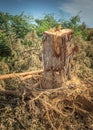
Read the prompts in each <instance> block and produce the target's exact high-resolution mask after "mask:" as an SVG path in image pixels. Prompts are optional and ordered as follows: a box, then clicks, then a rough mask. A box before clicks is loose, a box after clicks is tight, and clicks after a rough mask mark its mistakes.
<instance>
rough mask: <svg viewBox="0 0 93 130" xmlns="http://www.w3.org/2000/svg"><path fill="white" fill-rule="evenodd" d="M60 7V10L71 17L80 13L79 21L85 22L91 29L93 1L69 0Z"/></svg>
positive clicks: (92, 23)
mask: <svg viewBox="0 0 93 130" xmlns="http://www.w3.org/2000/svg"><path fill="white" fill-rule="evenodd" d="M69 1H71V2H69V3H68V2H65V3H63V4H62V5H61V7H60V9H62V10H63V11H65V12H67V13H70V15H71V16H74V15H77V14H78V13H79V11H82V13H81V20H82V21H85V23H86V24H87V25H88V26H92V27H93V0H69Z"/></svg>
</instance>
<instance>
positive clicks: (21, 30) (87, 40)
mask: <svg viewBox="0 0 93 130" xmlns="http://www.w3.org/2000/svg"><path fill="white" fill-rule="evenodd" d="M59 24H60V25H61V26H62V28H70V29H73V31H74V44H77V45H78V46H81V50H83V51H81V52H83V54H82V53H81V54H82V56H81V57H80V56H78V57H79V58H80V59H83V58H84V57H86V58H85V59H86V61H84V62H85V64H86V66H88V67H90V68H92V66H93V29H88V28H87V26H86V24H85V23H84V22H83V23H82V22H81V21H80V16H79V15H76V16H73V17H71V18H70V19H69V20H68V21H66V20H63V19H62V18H59V19H56V18H55V17H54V15H53V14H46V15H44V17H42V18H37V19H34V17H33V16H26V15H24V14H23V13H21V14H19V15H11V14H9V13H4V12H0V66H1V68H0V73H10V72H14V71H15V72H20V71H24V70H28V69H29V68H30V67H32V66H34V64H36V63H35V61H34V62H32V61H33V59H34V58H33V57H31V54H32V53H33V54H34V55H36V56H38V55H39V51H38V52H37V51H32V50H34V49H35V50H40V49H41V45H42V44H41V43H42V40H41V39H42V34H43V32H44V31H46V30H48V29H50V28H56V27H57V26H58V25H59ZM81 39H82V40H81ZM80 40H81V41H82V42H81V41H80ZM77 41H78V42H77ZM81 43H82V45H81ZM84 46H85V47H84ZM33 48H34V49H33ZM78 60H79V59H78ZM25 61H26V62H25ZM37 64H38V63H37ZM37 66H38V65H37ZM4 70H5V72H4Z"/></svg>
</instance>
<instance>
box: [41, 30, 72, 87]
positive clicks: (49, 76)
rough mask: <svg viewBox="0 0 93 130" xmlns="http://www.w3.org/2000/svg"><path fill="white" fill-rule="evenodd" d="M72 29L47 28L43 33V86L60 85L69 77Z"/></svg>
mask: <svg viewBox="0 0 93 130" xmlns="http://www.w3.org/2000/svg"><path fill="white" fill-rule="evenodd" d="M72 37H73V31H72V30H71V29H62V30H52V31H51V30H49V31H45V32H44V34H43V66H44V79H43V83H42V84H43V87H44V88H56V87H58V86H62V85H63V83H65V81H66V79H67V78H70V77H71V76H70V71H71V64H70V62H71V60H72V44H71V40H72Z"/></svg>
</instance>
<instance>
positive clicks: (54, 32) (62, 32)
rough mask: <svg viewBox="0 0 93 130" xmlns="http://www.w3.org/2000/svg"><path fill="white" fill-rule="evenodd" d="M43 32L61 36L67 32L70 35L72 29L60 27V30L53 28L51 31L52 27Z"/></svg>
mask: <svg viewBox="0 0 93 130" xmlns="http://www.w3.org/2000/svg"><path fill="white" fill-rule="evenodd" d="M44 34H50V35H51V34H52V35H57V36H62V35H65V34H68V35H70V34H71V35H72V34H73V31H72V30H71V29H62V30H55V29H54V31H53V29H52V30H51V29H50V30H49V31H45V32H44Z"/></svg>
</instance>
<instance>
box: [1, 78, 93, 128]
mask: <svg viewBox="0 0 93 130" xmlns="http://www.w3.org/2000/svg"><path fill="white" fill-rule="evenodd" d="M41 81H42V78H41V77H36V78H34V77H33V78H31V79H26V81H24V82H22V81H20V83H19V87H18V88H17V89H16V90H0V122H1V124H0V129H1V130H7V129H8V130H13V129H18V130H22V129H23V130H47V129H48V130H80V129H82V130H92V129H93V109H92V108H93V94H92V93H93V91H92V89H91V87H90V86H86V85H85V84H84V83H83V82H82V81H81V80H80V79H79V78H77V77H76V76H74V77H73V78H72V80H69V81H68V82H67V84H65V85H64V86H62V87H61V88H55V89H42V86H41ZM75 82H76V83H75ZM87 85H88V84H87Z"/></svg>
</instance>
